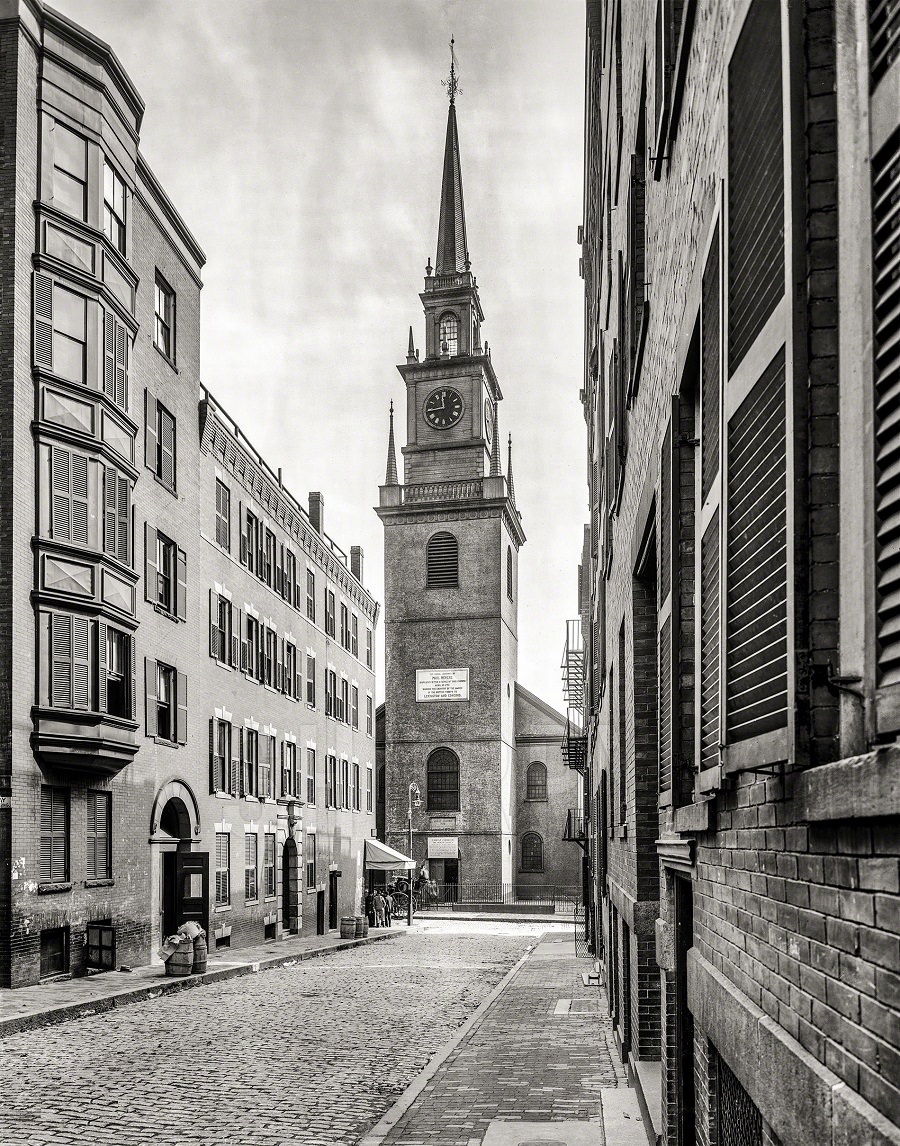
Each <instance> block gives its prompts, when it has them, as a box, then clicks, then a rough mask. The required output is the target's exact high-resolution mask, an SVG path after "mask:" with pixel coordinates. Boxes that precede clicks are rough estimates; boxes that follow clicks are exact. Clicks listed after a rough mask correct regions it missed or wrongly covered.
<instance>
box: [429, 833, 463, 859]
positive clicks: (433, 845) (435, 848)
mask: <svg viewBox="0 0 900 1146" xmlns="http://www.w3.org/2000/svg"><path fill="white" fill-rule="evenodd" d="M458 856H459V836H429V837H428V858H429V859H430V860H455V859H457V858H458Z"/></svg>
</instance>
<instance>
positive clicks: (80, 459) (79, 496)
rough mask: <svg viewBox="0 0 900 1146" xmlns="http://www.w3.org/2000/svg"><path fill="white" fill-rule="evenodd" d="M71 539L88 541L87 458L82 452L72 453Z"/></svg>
mask: <svg viewBox="0 0 900 1146" xmlns="http://www.w3.org/2000/svg"><path fill="white" fill-rule="evenodd" d="M71 462H72V540H73V541H74V542H76V543H77V544H78V545H87V543H88V460H87V458H86V457H85V456H84V455H83V454H74V453H73V454H72V456H71Z"/></svg>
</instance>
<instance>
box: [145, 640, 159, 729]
mask: <svg viewBox="0 0 900 1146" xmlns="http://www.w3.org/2000/svg"><path fill="white" fill-rule="evenodd" d="M144 697H145V700H146V709H147V735H148V736H156V734H157V733H158V732H159V723H158V717H159V713H158V711H157V707H156V699H157V698H156V661H153V660H150V658H149V657H145V658H144Z"/></svg>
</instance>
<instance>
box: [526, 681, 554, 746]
mask: <svg viewBox="0 0 900 1146" xmlns="http://www.w3.org/2000/svg"><path fill="white" fill-rule="evenodd" d="M514 687H515V690H516V732H515V735H516V739H517V740H519V739H529V738H533V737H537V738H540V739H547V738H548V736H549V737H553V736H554V735H559V734H561V733H562V732H564V731H565V728H566V718H565V717H564V716H563V714H562V713H561V712H557V711H556V709H555V708H552V707H551V706H550V705H549V704H547V702H546V701H545V700H541V698H540V697H539V696H535V695H534V693H533V692H529V691H528V689H527V688H523V687H522V685H521V684H519V682H518V681H516V682H515V685H514ZM526 708H530V709H532V711H533V713H534V714H535V716H537V720H536V722H535V721H534V719H532V720H529V719H528V718H527V716H526V715H525V711H524V710H525V709H526Z"/></svg>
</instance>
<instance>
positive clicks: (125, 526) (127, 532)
mask: <svg viewBox="0 0 900 1146" xmlns="http://www.w3.org/2000/svg"><path fill="white" fill-rule="evenodd" d="M118 502H119V506H118V517H119V531H118V537H117V539H116V556H117V557H118V559H119V560H120V561H121V562H122V563H123V564H125V565H130V564H131V553H130V552H129V544H128V542H129V540H130V537H131V528H130V526H131V483H130V482H129V480H128V478H127V477H125V476H124V475H122V474H119V475H118Z"/></svg>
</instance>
